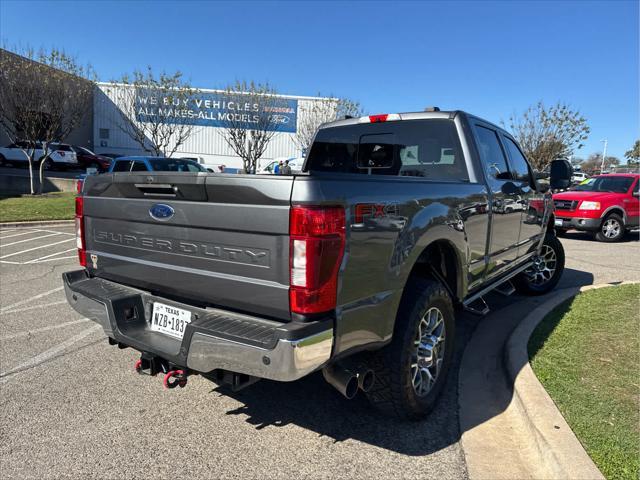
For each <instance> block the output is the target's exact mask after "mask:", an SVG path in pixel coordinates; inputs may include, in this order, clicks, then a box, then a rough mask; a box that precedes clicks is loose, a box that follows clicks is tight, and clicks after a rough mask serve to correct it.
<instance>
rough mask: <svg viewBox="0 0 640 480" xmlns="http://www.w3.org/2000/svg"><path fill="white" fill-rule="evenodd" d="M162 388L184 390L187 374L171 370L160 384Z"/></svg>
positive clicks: (182, 371)
mask: <svg viewBox="0 0 640 480" xmlns="http://www.w3.org/2000/svg"><path fill="white" fill-rule="evenodd" d="M162 384H163V385H164V388H176V387H178V386H179V387H180V388H184V387H185V386H186V385H187V373H186V372H185V371H184V370H171V371H169V372H168V373H167V374H166V375H165V376H164V380H163V382H162Z"/></svg>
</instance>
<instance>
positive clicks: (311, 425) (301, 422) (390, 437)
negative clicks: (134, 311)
mask: <svg viewBox="0 0 640 480" xmlns="http://www.w3.org/2000/svg"><path fill="white" fill-rule="evenodd" d="M562 280H563V282H562V283H563V284H564V285H562V284H561V285H560V286H559V288H565V287H568V286H581V285H589V284H591V283H593V275H592V274H590V273H587V272H583V271H578V270H573V269H566V270H565V275H564V278H563V279H562ZM552 294H553V293H552ZM552 294H551V295H552ZM530 298H531V297H520V296H517V295H514V296H512V297H504V296H501V295H498V294H492V295H489V296H488V297H487V302H488V303H489V305H490V306H491V308H492V313H490V314H489V315H488V316H487V317H484V318H481V317H477V316H474V315H471V314H468V313H464V312H460V313H459V314H458V320H457V325H456V329H457V330H456V352H455V356H454V364H453V365H452V368H451V371H450V374H449V378H448V379H447V383H446V385H445V389H444V391H443V393H442V395H441V397H440V399H439V401H438V404H437V405H436V407H435V409H434V411H433V412H432V413H431V414H430V415H429V416H428V417H427V418H426V419H425V420H423V421H418V422H402V421H398V420H395V419H392V418H387V417H384V416H382V415H381V414H378V413H377V412H376V411H375V410H374V409H373V407H372V406H371V405H369V403H368V401H367V399H366V397H365V395H364V394H362V393H359V394H358V395H357V396H356V398H354V399H353V400H346V399H345V398H343V397H342V396H341V395H340V394H339V393H338V392H337V391H335V390H334V389H333V387H331V386H330V385H329V384H327V383H326V382H325V381H324V379H323V378H322V375H321V374H320V373H314V374H312V375H310V376H308V377H306V378H303V379H301V380H299V381H297V382H292V383H279V382H272V381H268V380H262V381H260V382H258V383H256V384H254V385H251V386H250V387H248V388H246V389H245V390H242V391H240V392H232V391H231V390H230V389H228V388H226V387H216V388H214V389H213V390H212V391H214V392H219V393H221V394H224V395H228V396H231V397H232V398H234V399H235V400H237V401H238V402H241V403H242V406H240V407H238V408H236V409H234V410H230V411H228V412H227V415H237V416H244V417H245V421H246V422H247V423H249V424H251V425H253V426H254V427H255V428H256V430H261V429H263V428H269V427H283V426H287V425H290V424H293V425H297V426H299V427H301V428H305V429H307V430H310V431H313V432H316V433H317V434H318V435H320V436H325V437H329V438H331V439H333V440H334V442H336V443H338V442H343V441H345V440H357V441H360V442H365V443H367V444H370V445H374V446H377V447H380V448H384V449H387V450H390V451H393V452H397V453H400V454H404V455H412V456H420V455H428V454H430V453H434V452H437V451H440V450H442V449H445V448H447V447H451V446H455V447H454V448H459V447H457V446H456V444H457V443H458V442H459V440H460V437H461V434H462V431H461V428H460V410H459V408H461V409H463V408H466V407H468V406H467V405H460V406H459V400H460V398H459V392H458V384H459V376H460V366H461V360H462V357H463V353H464V350H465V347H466V346H467V344H468V343H469V341H470V339H471V338H472V336H473V334H474V330H475V329H476V327H477V326H478V325H479V324H480V323H481V322H483V321H485V320H490V317H493V319H494V321H495V319H496V318H499V317H502V313H501V312H503V311H504V314H507V315H509V316H510V317H512V318H509V319H507V318H504V320H505V323H509V324H512V325H513V327H515V326H516V325H517V323H518V322H519V320H521V319H522V318H524V316H525V315H526V313H528V311H530V310H529V309H530V307H529V306H528V305H527V304H528V302H529V301H530ZM537 299H538V300H537V301H538V302H541V301H544V297H537ZM514 307H515V308H514ZM511 312H512V314H510V313H511ZM506 336H507V338H508V335H506ZM493 361H496V359H495V358H494V359H493ZM492 368H493V369H495V370H496V372H497V374H498V375H500V376H501V377H502V378H504V375H503V372H502V371H501V368H502V364H501V361H498V365H495V366H494V367H492ZM512 396H513V386H512V385H507V386H506V389H504V391H503V395H498V398H494V399H493V400H492V401H488V400H487V401H486V402H483V401H482V400H480V399H468V400H465V401H468V402H470V403H471V402H472V403H473V409H474V410H475V414H474V418H475V419H476V421H474V424H473V425H466V428H473V426H475V425H477V424H480V423H482V422H484V421H486V420H488V419H490V418H492V417H494V416H496V415H499V414H500V413H501V412H502V411H504V410H505V409H506V408H507V406H508V405H509V403H510V401H511V398H512ZM496 400H497V401H496ZM476 422H477V423H476ZM301 448H302V447H301Z"/></svg>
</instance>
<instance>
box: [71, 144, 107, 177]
mask: <svg viewBox="0 0 640 480" xmlns="http://www.w3.org/2000/svg"><path fill="white" fill-rule="evenodd" d="M71 148H73V151H74V152H76V155H77V157H78V166H79V167H80V168H82V169H83V170H86V169H87V168H95V169H96V170H97V171H98V172H106V171H108V170H109V167H110V166H111V161H112V159H111V158H109V157H106V156H104V155H97V154H95V153H93V152H92V151H91V150H89V149H88V148H85V147H78V146H76V145H73V146H72V147H71Z"/></svg>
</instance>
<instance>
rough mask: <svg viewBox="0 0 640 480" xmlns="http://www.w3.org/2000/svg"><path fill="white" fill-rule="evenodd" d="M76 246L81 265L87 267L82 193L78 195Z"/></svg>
mask: <svg viewBox="0 0 640 480" xmlns="http://www.w3.org/2000/svg"><path fill="white" fill-rule="evenodd" d="M76 246H77V247H78V260H79V261H80V265H82V266H83V267H86V266H87V256H86V251H85V247H86V244H85V238H84V198H83V197H82V196H81V195H78V196H77V197H76Z"/></svg>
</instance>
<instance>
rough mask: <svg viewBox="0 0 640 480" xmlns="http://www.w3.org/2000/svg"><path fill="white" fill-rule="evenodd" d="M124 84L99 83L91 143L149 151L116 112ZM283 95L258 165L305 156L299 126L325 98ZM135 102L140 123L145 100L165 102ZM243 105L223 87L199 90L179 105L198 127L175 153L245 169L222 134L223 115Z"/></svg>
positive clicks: (104, 148) (123, 151)
mask: <svg viewBox="0 0 640 480" xmlns="http://www.w3.org/2000/svg"><path fill="white" fill-rule="evenodd" d="M126 88H131V87H127V86H125V85H115V86H114V85H113V84H111V83H99V84H98V86H97V89H96V93H95V95H94V105H93V139H92V141H91V142H88V143H92V144H93V149H94V150H95V152H96V153H110V154H118V155H149V153H148V152H145V151H144V150H143V149H142V148H141V147H140V145H139V144H138V143H136V142H135V141H134V140H133V139H132V138H131V137H130V136H128V135H127V134H126V133H125V132H123V131H122V129H121V128H120V127H119V126H118V125H119V124H121V122H122V121H123V119H122V116H121V112H120V111H118V110H119V109H120V108H119V106H118V102H119V99H120V98H123V95H121V93H122V92H119V91H118V89H126ZM279 97H281V99H282V100H281V101H282V104H283V105H284V106H285V107H284V108H283V111H282V112H281V114H280V115H279V119H280V125H279V126H278V127H277V131H276V133H275V134H274V136H273V138H272V140H271V142H270V143H269V145H268V146H267V149H266V151H265V153H264V154H263V156H262V158H261V160H260V165H259V166H258V167H260V166H262V165H265V164H267V163H268V162H270V161H272V160H273V159H278V158H286V157H289V158H291V157H300V156H301V155H302V154H303V152H302V151H301V149H300V147H298V146H297V145H296V143H295V141H294V138H295V135H296V131H297V130H298V124H299V122H301V121H304V116H305V115H307V114H308V113H307V112H309V110H310V106H312V105H313V103H314V102H318V101H321V100H323V99H321V98H319V97H300V96H293V95H279ZM137 101H139V102H140V105H139V108H138V110H137V112H138V113H137V115H138V118H137V120H139V121H144V115H145V113H148V106H147V105H146V103H147V102H149V103H152V102H160V104H162V102H161V100H159V99H155V98H151V97H150V98H147V99H140V100H137ZM240 103H241V102H236V103H235V104H233V102H228V101H225V97H224V92H223V91H221V90H208V89H203V90H199V91H198V93H197V94H195V95H194V96H193V97H192V98H190V99H189V105H186V106H184V108H181V109H180V112H179V113H180V114H181V115H182V116H183V117H182V118H183V120H181V121H185V120H184V118H188V119H189V120H188V122H189V123H192V124H193V125H194V126H195V128H194V130H193V133H192V134H191V136H190V137H189V138H188V139H187V140H186V141H185V142H184V143H183V144H182V145H180V146H179V148H178V150H177V152H176V153H175V154H174V156H175V157H194V158H198V159H199V161H200V162H201V163H204V164H207V165H208V166H213V165H222V164H224V165H226V166H227V167H233V168H241V167H242V160H241V159H240V158H239V157H238V156H237V155H236V154H235V153H234V152H233V150H232V149H231V148H230V147H229V145H228V144H227V143H226V142H225V140H224V137H223V135H222V134H221V133H222V132H223V130H224V129H225V127H226V126H228V122H226V121H225V118H228V115H230V114H234V112H235V113H236V114H237V112H238V111H241V110H242V109H243V108H245V107H243V106H241V105H240ZM165 105H166V104H165ZM242 105H247V106H248V105H249V104H242ZM176 113H177V112H176ZM185 116H186V117H185ZM247 125H249V124H247Z"/></svg>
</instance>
